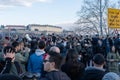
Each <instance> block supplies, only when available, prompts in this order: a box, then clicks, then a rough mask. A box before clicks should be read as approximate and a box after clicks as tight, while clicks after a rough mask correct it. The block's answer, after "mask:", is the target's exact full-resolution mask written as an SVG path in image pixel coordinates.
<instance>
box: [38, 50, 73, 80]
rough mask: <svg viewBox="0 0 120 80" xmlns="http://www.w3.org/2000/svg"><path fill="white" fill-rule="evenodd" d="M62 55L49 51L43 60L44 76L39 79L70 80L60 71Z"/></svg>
mask: <svg viewBox="0 0 120 80" xmlns="http://www.w3.org/2000/svg"><path fill="white" fill-rule="evenodd" d="M61 63H62V56H61V55H60V54H58V53H56V52H49V55H47V57H46V59H45V60H44V63H43V64H44V71H46V75H45V77H42V78H41V79H40V80H71V79H70V78H69V77H68V76H67V75H66V74H65V73H64V72H62V71H60V67H61Z"/></svg>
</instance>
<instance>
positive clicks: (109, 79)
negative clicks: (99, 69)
mask: <svg viewBox="0 0 120 80" xmlns="http://www.w3.org/2000/svg"><path fill="white" fill-rule="evenodd" d="M102 80H120V76H119V75H117V74H116V73H114V72H108V73H107V74H105V75H104V76H103V78H102Z"/></svg>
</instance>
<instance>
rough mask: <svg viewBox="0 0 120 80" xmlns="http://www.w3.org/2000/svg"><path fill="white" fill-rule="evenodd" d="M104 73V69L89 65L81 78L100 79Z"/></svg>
mask: <svg viewBox="0 0 120 80" xmlns="http://www.w3.org/2000/svg"><path fill="white" fill-rule="evenodd" d="M105 73H106V71H105V70H104V69H100V68H96V67H90V68H87V69H86V70H85V73H84V77H83V80H102V77H103V76H104V75H105Z"/></svg>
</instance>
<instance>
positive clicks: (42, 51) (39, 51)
mask: <svg viewBox="0 0 120 80" xmlns="http://www.w3.org/2000/svg"><path fill="white" fill-rule="evenodd" d="M35 54H36V55H37V56H40V55H42V54H45V51H44V50H40V49H36V50H35Z"/></svg>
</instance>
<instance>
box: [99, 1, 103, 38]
mask: <svg viewBox="0 0 120 80" xmlns="http://www.w3.org/2000/svg"><path fill="white" fill-rule="evenodd" d="M100 34H101V36H103V31H102V0H100Z"/></svg>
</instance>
